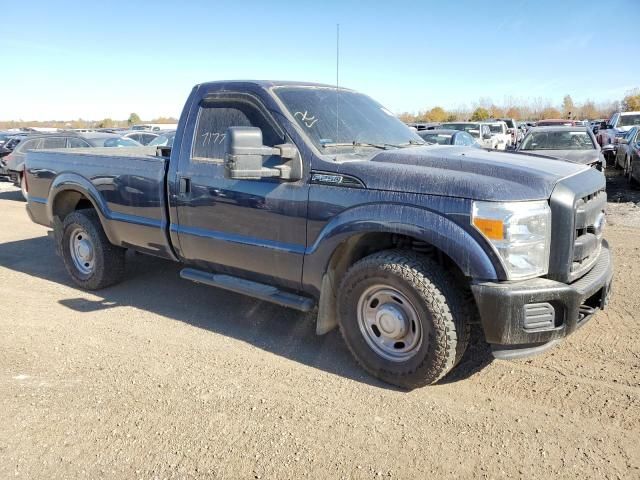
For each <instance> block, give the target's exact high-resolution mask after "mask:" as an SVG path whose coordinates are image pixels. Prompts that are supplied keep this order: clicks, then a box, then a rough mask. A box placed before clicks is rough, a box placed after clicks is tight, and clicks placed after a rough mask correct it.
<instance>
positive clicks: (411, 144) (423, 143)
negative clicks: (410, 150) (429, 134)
mask: <svg viewBox="0 0 640 480" xmlns="http://www.w3.org/2000/svg"><path fill="white" fill-rule="evenodd" d="M429 143H431V142H416V141H415V140H409V141H408V142H406V143H399V144H398V145H394V147H398V148H402V147H412V146H416V145H427V144H429Z"/></svg>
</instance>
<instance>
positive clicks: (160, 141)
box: [148, 130, 176, 147]
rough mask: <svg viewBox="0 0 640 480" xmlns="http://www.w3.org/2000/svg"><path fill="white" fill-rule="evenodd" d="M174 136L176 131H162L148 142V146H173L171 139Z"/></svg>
mask: <svg viewBox="0 0 640 480" xmlns="http://www.w3.org/2000/svg"><path fill="white" fill-rule="evenodd" d="M175 136H176V132H175V130H174V131H171V132H164V133H162V134H161V135H158V136H157V137H156V138H154V139H153V140H151V142H149V145H148V146H150V147H171V146H173V139H174V138H175Z"/></svg>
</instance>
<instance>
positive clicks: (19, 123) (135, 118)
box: [0, 113, 178, 130]
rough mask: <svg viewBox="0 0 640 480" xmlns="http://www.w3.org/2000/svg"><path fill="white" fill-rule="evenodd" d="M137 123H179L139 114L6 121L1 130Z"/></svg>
mask: <svg viewBox="0 0 640 480" xmlns="http://www.w3.org/2000/svg"><path fill="white" fill-rule="evenodd" d="M137 123H178V119H177V118H174V117H157V118H152V119H151V120H142V119H141V118H140V116H139V115H138V114H137V113H132V114H131V115H129V117H128V118H127V119H126V120H114V119H111V118H103V119H102V120H84V119H82V118H79V119H77V120H45V121H34V120H6V121H0V130H6V129H10V128H25V127H50V128H127V127H130V126H132V125H135V124H137Z"/></svg>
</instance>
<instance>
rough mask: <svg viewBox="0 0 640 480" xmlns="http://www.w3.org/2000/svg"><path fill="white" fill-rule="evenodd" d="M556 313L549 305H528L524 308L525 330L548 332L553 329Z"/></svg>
mask: <svg viewBox="0 0 640 480" xmlns="http://www.w3.org/2000/svg"><path fill="white" fill-rule="evenodd" d="M555 317H556V311H555V310H554V308H553V306H552V305H551V304H549V303H530V304H528V305H525V306H524V328H525V330H549V329H552V328H553V327H554V321H555Z"/></svg>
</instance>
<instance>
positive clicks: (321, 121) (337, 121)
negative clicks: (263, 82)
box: [274, 87, 424, 150]
mask: <svg viewBox="0 0 640 480" xmlns="http://www.w3.org/2000/svg"><path fill="white" fill-rule="evenodd" d="M274 92H275V93H276V95H277V96H278V97H279V98H280V100H282V102H283V103H284V105H285V107H286V108H287V109H288V110H289V112H290V113H291V115H292V116H293V117H294V118H295V119H296V122H297V123H298V125H299V126H300V127H301V128H302V129H303V130H304V131H305V132H306V134H307V135H308V136H309V138H310V139H311V141H312V142H313V143H314V145H315V146H316V147H318V148H319V149H322V150H326V149H328V148H330V149H336V148H337V149H345V148H347V149H351V150H352V149H353V148H355V146H354V145H353V144H354V143H356V144H362V145H360V147H362V148H371V147H376V148H380V147H382V148H387V147H391V148H393V147H395V146H408V145H412V144H420V145H422V144H424V141H423V140H422V139H421V138H420V137H419V136H418V134H417V133H415V131H414V130H412V129H410V128H409V127H407V126H406V125H405V124H404V123H402V122H401V121H400V120H398V119H397V118H396V117H395V115H393V113H391V112H390V111H389V110H387V109H386V108H384V107H383V106H382V105H380V104H379V103H377V102H375V101H373V100H372V99H371V98H369V97H367V96H366V95H363V94H361V93H356V92H351V91H346V90H340V91H339V94H337V92H336V89H335V88H329V87H278V88H275V89H274Z"/></svg>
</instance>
